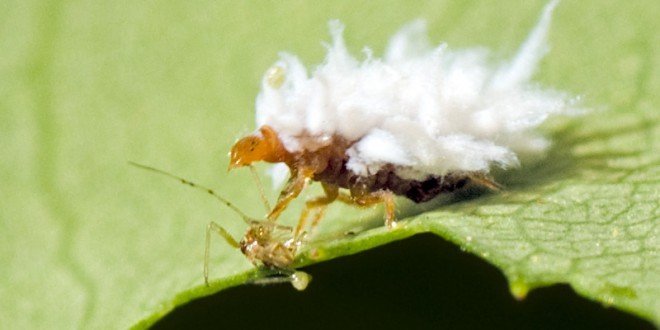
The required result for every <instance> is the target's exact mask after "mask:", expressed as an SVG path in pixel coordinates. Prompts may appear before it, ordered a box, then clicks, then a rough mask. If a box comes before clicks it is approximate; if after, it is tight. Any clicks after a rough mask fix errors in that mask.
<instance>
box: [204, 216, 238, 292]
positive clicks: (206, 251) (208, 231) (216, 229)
mask: <svg viewBox="0 0 660 330" xmlns="http://www.w3.org/2000/svg"><path fill="white" fill-rule="evenodd" d="M212 231H214V232H216V233H217V234H218V235H220V237H222V238H224V239H225V241H226V242H227V244H229V245H231V246H232V247H234V248H239V244H238V242H236V240H235V239H234V238H233V237H232V236H231V235H230V234H229V233H228V232H227V231H226V230H225V229H224V228H222V227H220V225H218V224H217V223H215V222H213V221H211V222H209V224H208V225H207V226H206V248H205V249H204V283H205V284H206V286H208V285H209V256H210V251H211V232H212Z"/></svg>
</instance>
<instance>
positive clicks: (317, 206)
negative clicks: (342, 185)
mask: <svg viewBox="0 0 660 330" xmlns="http://www.w3.org/2000/svg"><path fill="white" fill-rule="evenodd" d="M323 191H324V192H325V196H320V197H316V198H314V199H312V200H309V201H307V202H306V203H305V208H304V209H303V210H302V213H301V214H300V220H298V225H297V226H296V230H295V231H294V233H293V237H294V239H296V240H297V239H298V237H300V234H301V233H302V231H303V229H304V228H305V224H306V223H307V219H309V214H310V212H311V211H315V212H316V214H314V217H313V219H312V226H311V228H310V232H311V231H313V230H314V228H315V227H316V226H317V225H318V223H319V221H321V218H323V214H324V213H325V208H326V206H327V205H328V204H330V203H332V202H334V201H335V200H336V199H337V196H338V195H339V187H337V186H335V185H331V184H327V183H323Z"/></svg>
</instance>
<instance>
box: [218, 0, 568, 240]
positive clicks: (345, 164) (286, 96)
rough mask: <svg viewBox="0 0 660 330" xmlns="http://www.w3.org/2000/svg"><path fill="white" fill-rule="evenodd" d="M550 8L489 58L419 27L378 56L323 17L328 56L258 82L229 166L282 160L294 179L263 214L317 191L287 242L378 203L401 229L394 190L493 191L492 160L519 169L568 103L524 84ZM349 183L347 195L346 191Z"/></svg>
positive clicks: (280, 69) (540, 49)
mask: <svg viewBox="0 0 660 330" xmlns="http://www.w3.org/2000/svg"><path fill="white" fill-rule="evenodd" d="M556 5H557V1H552V2H550V3H549V4H548V5H546V7H545V9H544V10H543V13H542V15H541V19H540V21H539V23H538V24H537V26H536V27H535V28H534V29H533V30H532V32H531V33H530V34H529V37H528V38H527V40H526V41H525V42H524V43H523V45H522V46H521V47H520V50H519V52H518V54H517V55H516V56H515V57H514V58H513V59H512V60H511V61H508V62H505V63H503V64H500V65H499V66H494V65H489V63H487V61H486V59H485V57H484V53H483V52H482V51H480V50H469V49H468V50H463V51H457V52H452V51H450V50H449V49H448V48H447V47H446V45H440V46H438V47H435V48H432V47H430V46H428V41H427V40H426V31H425V27H424V24H423V22H421V21H416V22H413V23H412V24H410V25H408V26H404V27H403V28H402V29H401V30H400V31H399V32H398V33H396V34H395V35H394V36H393V37H392V39H391V40H390V45H389V46H388V47H387V50H386V52H385V56H384V57H383V58H374V57H373V54H372V52H371V51H370V50H367V51H365V53H366V59H365V60H364V61H362V62H360V61H359V60H357V59H356V58H354V57H353V56H352V55H351V54H350V53H349V52H348V51H347V49H346V46H345V44H344V40H343V36H342V34H343V26H342V25H341V23H339V22H338V21H331V22H330V31H331V35H332V39H333V41H332V44H331V45H330V46H328V47H327V49H328V54H327V57H326V60H325V61H324V62H323V63H322V64H320V65H319V66H318V67H316V68H315V69H314V70H313V71H311V72H308V71H307V69H305V67H304V66H303V65H302V63H301V62H300V60H299V59H298V58H297V57H295V56H294V55H291V54H286V53H284V54H282V55H281V58H280V60H279V61H278V62H277V63H275V65H274V66H273V67H272V68H271V69H269V70H268V71H267V72H266V74H265V75H264V78H263V80H262V86H261V92H260V94H259V95H258V97H257V100H256V122H257V127H258V128H257V130H256V132H254V133H252V134H250V135H248V136H246V137H243V138H242V139H239V140H238V141H237V142H236V143H235V144H234V146H233V147H232V149H231V152H230V166H229V167H230V169H232V168H238V167H242V166H250V165H252V164H253V163H255V162H259V161H264V162H268V163H282V164H285V165H286V167H288V170H289V173H290V177H289V180H288V182H287V183H286V185H285V186H284V188H283V189H282V191H281V193H280V195H279V198H278V200H277V203H276V204H275V206H274V207H273V208H272V209H271V210H270V212H269V213H268V215H267V219H268V220H270V221H275V220H276V219H277V218H278V217H279V216H280V214H281V213H282V212H283V210H284V209H286V208H287V206H288V205H289V203H290V202H291V201H292V200H294V199H295V198H296V197H298V196H299V195H300V193H301V191H303V190H304V188H305V187H306V185H307V184H308V182H310V181H316V182H320V183H321V185H322V187H323V190H324V195H323V196H320V197H317V198H314V199H311V200H309V201H307V202H306V204H305V207H304V209H303V211H302V213H301V215H300V219H299V221H298V225H297V226H296V228H295V230H294V233H293V237H294V238H297V237H299V236H300V235H301V233H303V232H305V228H306V226H307V224H308V222H310V220H311V228H312V229H313V228H314V227H315V226H316V224H318V222H319V221H320V219H321V218H322V216H323V213H324V210H325V208H326V206H327V205H328V204H330V203H332V202H333V201H341V202H344V203H347V204H352V205H356V206H360V207H365V206H370V205H374V204H384V206H385V225H386V226H387V227H389V228H391V227H394V226H395V225H396V222H395V204H394V196H404V197H406V198H408V199H410V200H412V201H414V202H416V203H422V202H426V201H428V200H430V199H433V198H434V197H436V196H438V195H439V194H444V193H450V192H453V191H456V190H458V189H461V188H463V187H465V186H466V185H470V184H472V185H478V186H482V187H485V188H488V189H491V190H499V189H500V186H499V185H498V184H497V183H496V182H495V181H494V180H493V179H492V178H491V176H490V174H489V173H490V170H491V168H492V167H501V168H509V167H515V166H518V165H519V160H518V155H519V154H525V155H527V154H529V155H534V154H542V152H543V151H544V150H545V148H546V147H547V145H548V144H549V143H548V141H546V140H545V139H544V138H543V137H542V136H540V135H539V134H537V133H536V132H535V128H536V127H537V126H538V125H540V124H541V123H542V122H543V121H544V120H545V118H547V117H548V116H549V115H551V114H555V113H562V112H565V111H566V110H567V109H568V108H569V105H570V104H571V102H570V101H569V100H566V98H565V96H564V95H562V94H560V93H556V92H554V91H552V90H548V91H545V90H542V89H540V88H537V86H536V85H535V84H532V83H530V82H529V79H530V77H531V75H532V73H533V71H534V69H535V67H536V65H537V63H538V62H539V61H540V59H541V58H542V56H543V54H544V50H545V48H546V42H545V36H546V34H547V31H548V28H549V24H550V20H551V13H552V11H553V10H554V8H555V6H556ZM340 189H345V190H346V191H347V192H344V191H343V190H340Z"/></svg>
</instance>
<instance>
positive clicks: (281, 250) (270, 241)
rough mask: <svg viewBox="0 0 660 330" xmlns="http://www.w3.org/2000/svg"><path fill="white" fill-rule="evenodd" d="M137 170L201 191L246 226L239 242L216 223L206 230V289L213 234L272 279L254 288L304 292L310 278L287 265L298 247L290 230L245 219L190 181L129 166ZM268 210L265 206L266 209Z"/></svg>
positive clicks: (218, 198) (220, 199) (273, 224)
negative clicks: (287, 286)
mask: <svg viewBox="0 0 660 330" xmlns="http://www.w3.org/2000/svg"><path fill="white" fill-rule="evenodd" d="M129 163H130V164H131V165H133V166H136V167H138V168H141V169H144V170H147V171H151V172H155V173H158V174H161V175H164V176H167V177H170V178H173V179H175V180H177V181H179V182H181V183H183V184H185V185H187V186H190V187H192V188H195V189H198V190H201V191H203V192H205V193H207V194H209V195H211V196H213V197H214V198H215V199H217V200H218V201H220V202H221V203H222V204H224V205H226V206H227V207H228V208H229V209H231V210H232V211H234V213H236V214H237V215H239V216H240V218H241V219H242V220H243V221H244V222H245V223H246V224H247V226H248V228H247V230H246V232H245V235H243V238H242V239H241V240H240V241H236V239H234V237H232V236H231V234H229V232H227V230H225V229H224V228H223V227H222V226H220V225H219V224H217V223H216V222H213V221H211V222H209V224H208V225H207V226H206V242H205V248H204V283H205V284H206V285H207V286H208V285H209V260H210V251H211V234H213V233H216V234H218V235H219V236H220V237H222V238H223V239H224V240H225V241H226V242H227V244H229V245H231V246H232V247H234V248H237V249H240V251H241V252H242V253H243V254H244V255H245V257H246V258H247V259H248V260H249V261H250V262H251V263H252V264H254V265H255V266H263V267H265V268H266V269H267V270H269V271H270V273H272V274H274V275H275V276H270V277H265V278H260V279H257V280H255V281H254V283H257V284H270V283H279V282H290V283H291V285H292V286H293V287H294V288H296V289H297V290H304V289H305V288H306V287H307V285H308V283H309V281H310V280H311V276H310V275H309V274H307V273H305V272H302V271H296V270H293V269H292V267H291V265H292V263H293V261H294V258H295V256H296V252H297V250H298V247H299V246H300V245H301V242H300V241H299V240H295V239H294V238H293V237H292V235H291V232H292V228H290V227H287V226H282V225H279V224H277V223H275V222H273V221H270V220H257V219H255V218H252V217H249V216H248V215H246V214H245V213H244V212H243V211H241V210H240V209H238V208H237V207H236V206H235V205H234V204H233V203H231V202H230V201H229V200H227V199H226V198H224V197H222V196H220V195H219V194H218V193H216V192H215V191H214V190H213V189H210V188H207V187H204V186H201V185H199V184H196V183H194V182H192V181H190V180H187V179H184V178H181V177H179V176H176V175H174V174H171V173H168V172H165V171H163V170H160V169H157V168H154V167H151V166H146V165H142V164H138V163H135V162H129ZM267 208H268V206H267Z"/></svg>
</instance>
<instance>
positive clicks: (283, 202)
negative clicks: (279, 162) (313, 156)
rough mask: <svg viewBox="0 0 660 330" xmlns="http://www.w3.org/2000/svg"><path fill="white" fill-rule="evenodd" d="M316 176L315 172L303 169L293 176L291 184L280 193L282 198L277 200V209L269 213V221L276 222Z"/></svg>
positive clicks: (290, 180) (274, 208)
mask: <svg viewBox="0 0 660 330" xmlns="http://www.w3.org/2000/svg"><path fill="white" fill-rule="evenodd" d="M313 175H314V171H313V170H311V169H307V168H302V169H300V170H298V171H296V172H295V173H293V174H292V176H291V178H290V179H289V182H287V184H286V187H284V189H282V192H280V197H279V198H278V199H277V204H275V207H273V209H272V210H271V211H270V213H268V217H267V218H268V220H270V221H275V220H277V218H278V217H279V216H280V214H281V213H282V212H283V211H284V210H285V209H286V207H287V206H288V205H289V203H290V202H291V201H292V200H293V199H294V198H296V197H298V195H300V192H301V191H302V190H303V189H305V186H306V185H307V179H309V178H311V177H312V176H313Z"/></svg>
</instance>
